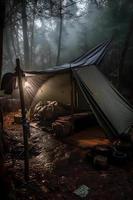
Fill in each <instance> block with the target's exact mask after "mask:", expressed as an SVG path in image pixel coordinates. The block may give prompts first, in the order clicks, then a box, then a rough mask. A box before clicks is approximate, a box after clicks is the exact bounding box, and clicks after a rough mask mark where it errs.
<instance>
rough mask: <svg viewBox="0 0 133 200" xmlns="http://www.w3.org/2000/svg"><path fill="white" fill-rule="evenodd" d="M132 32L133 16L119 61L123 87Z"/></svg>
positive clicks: (120, 81) (120, 78) (120, 82)
mask: <svg viewBox="0 0 133 200" xmlns="http://www.w3.org/2000/svg"><path fill="white" fill-rule="evenodd" d="M132 34H133V16H132V18H131V21H130V24H129V29H128V32H127V35H126V39H125V43H124V46H123V50H122V53H121V57H120V63H119V87H120V88H121V85H122V81H123V70H124V62H125V58H126V53H127V50H128V47H129V43H130V39H131V37H132Z"/></svg>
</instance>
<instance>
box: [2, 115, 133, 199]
mask: <svg viewBox="0 0 133 200" xmlns="http://www.w3.org/2000/svg"><path fill="white" fill-rule="evenodd" d="M12 122H13V113H11V114H10V115H9V114H8V116H6V117H5V129H6V132H7V138H8V143H9V145H10V154H8V156H7V157H6V166H7V167H8V168H10V171H11V173H10V174H11V177H12V178H13V179H11V180H13V181H12V195H11V196H13V195H14V194H15V195H16V199H17V200H28V199H30V200H31V199H33V200H44V199H48V200H57V199H58V200H63V199H64V200H76V199H80V198H79V197H78V196H76V195H75V194H74V193H73V192H74V191H75V189H77V188H78V187H79V186H81V185H86V186H87V187H88V188H89V192H88V195H87V196H86V198H84V199H89V200H104V199H105V200H106V199H108V200H125V199H126V200H131V199H133V189H132V185H133V162H132V161H129V162H128V163H126V164H125V165H124V166H109V168H108V169H107V170H106V171H97V170H95V169H94V168H93V166H92V164H91V163H90V162H89V161H87V159H85V158H86V152H87V150H86V149H81V148H79V147H77V146H75V145H70V144H68V143H66V142H63V141H59V140H57V139H56V138H55V137H54V136H53V135H52V134H50V133H46V132H44V131H41V130H39V129H36V128H31V137H30V141H29V143H30V181H29V184H28V185H27V186H26V185H25V184H24V179H23V145H22V128H21V126H20V125H15V124H13V123H12ZM11 199H12V198H11Z"/></svg>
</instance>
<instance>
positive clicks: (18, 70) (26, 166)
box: [16, 59, 29, 182]
mask: <svg viewBox="0 0 133 200" xmlns="http://www.w3.org/2000/svg"><path fill="white" fill-rule="evenodd" d="M16 74H17V77H18V86H19V94H20V103H21V114H22V126H23V140H24V178H25V181H26V182H28V181H29V151H28V135H29V127H28V123H27V120H26V111H25V101H24V91H23V80H22V76H23V71H22V70H21V68H20V61H19V59H16Z"/></svg>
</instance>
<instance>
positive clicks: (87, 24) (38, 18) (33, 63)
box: [3, 0, 127, 73]
mask: <svg viewBox="0 0 133 200" xmlns="http://www.w3.org/2000/svg"><path fill="white" fill-rule="evenodd" d="M47 2H48V1H47ZM61 2H62V6H63V7H62V13H61V16H62V24H60V22H61V19H60V17H61V16H60V13H59V10H60V9H59V8H60V7H58V6H59V5H58V3H57V5H56V3H55V4H53V5H54V6H55V5H56V6H57V7H56V9H55V8H52V9H53V10H52V11H50V7H48V6H49V4H46V5H47V6H45V5H44V3H43V1H41V0H38V1H37V4H36V5H34V3H33V2H32V1H29V2H28V4H27V6H26V22H25V23H27V27H26V30H24V28H25V27H24V20H23V18H22V17H20V16H21V9H20V8H18V10H17V11H16V13H15V14H14V15H12V19H10V23H8V25H7V26H6V28H5V37H4V58H3V60H4V67H3V68H4V73H5V72H6V71H13V70H14V68H15V59H16V57H18V58H20V61H21V66H22V67H23V69H25V70H43V69H45V68H48V67H52V66H55V65H56V63H57V62H56V61H57V54H58V50H59V39H60V43H61V44H60V58H59V64H64V63H67V62H70V61H71V60H73V59H74V58H76V57H78V56H80V55H81V54H82V53H84V52H86V51H87V50H89V49H91V48H92V47H94V46H95V45H97V44H99V43H100V42H102V41H104V40H107V39H110V38H111V37H112V35H113V34H114V32H115V33H116V32H117V34H118V33H121V36H122V35H123V34H122V30H124V29H125V27H126V26H127V24H126V23H125V21H123V22H120V20H119V19H118V20H117V18H116V21H115V22H114V21H113V20H114V18H113V17H114V16H113V12H112V10H111V9H112V7H109V5H108V4H106V2H108V1H100V0H99V1H92V0H90V1H88V0H82V1H80V0H76V1H70V0H68V1H67V0H66V1H61ZM96 2H97V4H96ZM50 12H52V13H50ZM116 14H117V13H116ZM17 18H18V19H17ZM118 18H119V16H118ZM15 19H16V20H15ZM117 21H118V22H117ZM118 23H119V24H118ZM60 26H62V32H61V35H60ZM25 32H26V33H25ZM25 34H26V36H25ZM26 37H27V44H26ZM26 45H27V46H26ZM25 55H28V56H29V58H28V62H27V61H25V59H26V56H25Z"/></svg>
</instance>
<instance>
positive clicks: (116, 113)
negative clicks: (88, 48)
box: [74, 66, 133, 136]
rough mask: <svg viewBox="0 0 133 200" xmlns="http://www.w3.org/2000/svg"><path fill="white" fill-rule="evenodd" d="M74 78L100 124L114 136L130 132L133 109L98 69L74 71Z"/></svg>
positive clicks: (94, 67)
mask: <svg viewBox="0 0 133 200" xmlns="http://www.w3.org/2000/svg"><path fill="white" fill-rule="evenodd" d="M74 76H75V78H76V80H77V83H78V85H79V87H80V89H81V91H82V92H83V94H84V96H85V98H86V100H87V102H88V103H89V105H90V106H91V108H92V110H93V112H94V114H95V115H96V117H97V119H98V121H99V122H100V124H101V125H102V126H103V127H104V128H105V129H106V130H108V131H110V133H109V134H112V135H113V136H121V135H123V134H124V133H126V132H128V130H129V129H130V127H131V125H132V124H133V108H132V106H130V105H129V104H128V103H127V101H126V100H125V99H124V98H123V97H122V96H121V95H120V94H119V93H118V91H117V90H116V89H115V88H114V87H113V85H112V84H111V83H110V82H109V81H108V80H106V78H105V77H104V75H103V74H102V73H101V72H100V71H99V70H98V69H97V68H96V66H89V67H85V68H79V69H76V70H74Z"/></svg>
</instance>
